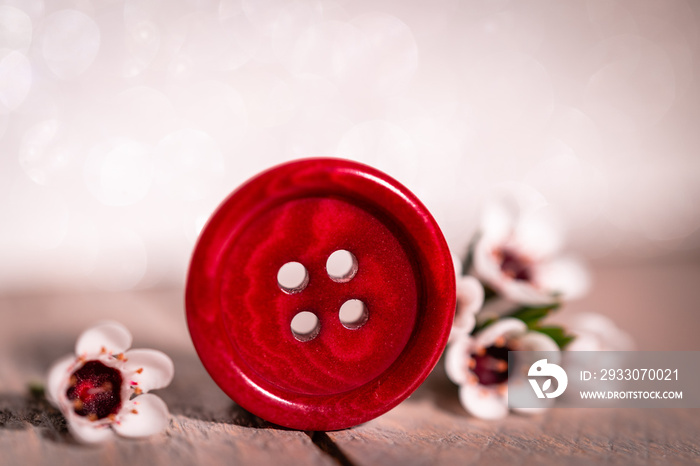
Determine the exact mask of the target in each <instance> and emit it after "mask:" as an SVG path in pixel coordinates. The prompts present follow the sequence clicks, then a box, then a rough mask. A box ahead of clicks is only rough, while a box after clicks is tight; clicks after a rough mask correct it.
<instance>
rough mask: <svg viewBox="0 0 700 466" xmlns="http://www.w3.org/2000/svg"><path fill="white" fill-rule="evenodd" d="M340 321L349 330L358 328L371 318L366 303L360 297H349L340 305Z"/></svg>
mask: <svg viewBox="0 0 700 466" xmlns="http://www.w3.org/2000/svg"><path fill="white" fill-rule="evenodd" d="M338 317H339V318H340V323H341V324H343V327H345V328H347V329H349V330H357V329H358V328H360V327H362V326H363V325H365V323H366V322H367V319H369V312H368V311H367V306H366V305H365V303H363V302H362V301H360V300H359V299H349V300H347V301H345V302H344V303H343V305H342V306H340V311H339V312H338Z"/></svg>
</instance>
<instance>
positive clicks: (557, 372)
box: [527, 359, 569, 398]
mask: <svg viewBox="0 0 700 466" xmlns="http://www.w3.org/2000/svg"><path fill="white" fill-rule="evenodd" d="M527 375H528V381H529V382H530V385H532V389H533V390H534V391H535V395H537V398H545V397H546V398H556V397H558V396H559V395H561V394H562V393H564V390H566V386H567V385H568V383H569V378H568V377H567V375H566V372H565V371H564V369H562V368H561V367H560V366H558V365H556V364H553V363H548V362H547V360H546V359H540V360H539V361H536V362H535V363H534V364H533V365H532V366H530V370H529V371H528V372H527ZM544 377H547V379H546V380H544V382H543V383H542V386H541V387H540V383H539V381H538V379H539V378H544ZM552 378H554V379H556V381H557V389H556V390H554V391H553V392H549V393H548V392H547V390H549V389H550V388H551V387H552Z"/></svg>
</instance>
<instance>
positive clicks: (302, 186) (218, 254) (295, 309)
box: [186, 159, 455, 430]
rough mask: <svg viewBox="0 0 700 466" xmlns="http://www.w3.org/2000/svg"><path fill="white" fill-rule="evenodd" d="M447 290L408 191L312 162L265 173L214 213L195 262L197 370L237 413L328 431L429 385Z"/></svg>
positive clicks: (445, 254)
mask: <svg viewBox="0 0 700 466" xmlns="http://www.w3.org/2000/svg"><path fill="white" fill-rule="evenodd" d="M332 256H333V257H332ZM331 257H332V258H331ZM336 259H340V260H339V261H337V260H336ZM343 259H344V260H345V265H343ZM343 269H345V270H343ZM290 273H291V275H290ZM294 273H296V274H297V275H296V276H295V275H294ZM290 280H291V281H290ZM454 287H455V280H454V269H453V266H452V260H451V256H450V254H449V251H448V248H447V244H446V243H445V239H444V237H443V235H442V233H441V231H440V229H439V228H438V226H437V224H436V223H435V220H434V219H433V218H432V216H431V215H430V213H428V211H427V210H426V208H425V207H424V206H423V205H422V204H421V203H420V201H419V200H418V199H417V198H416V197H415V196H414V195H413V194H412V193H411V192H409V191H408V190H407V189H406V188H405V187H403V186H402V185H401V184H399V183H398V182H397V181H395V180H393V179H392V178H390V177H389V176H387V175H386V174H384V173H382V172H380V171H378V170H375V169H373V168H371V167H368V166H365V165H361V164H358V163H355V162H350V161H346V160H337V159H309V160H301V161H295V162H291V163H287V164H284V165H280V166H278V167H275V168H272V169H271V170H268V171H266V172H263V173H262V174H260V175H258V176H257V177H255V178H253V179H251V180H250V181H248V182H247V183H246V184H244V185H243V186H241V187H240V188H239V189H238V190H236V191H234V192H233V194H231V195H230V196H229V197H228V198H227V199H226V200H225V201H224V202H223V203H222V205H221V206H220V207H219V208H218V210H217V211H216V212H215V213H214V215H213V216H212V218H211V219H210V221H209V223H208V225H207V226H206V228H205V229H204V231H203V232H202V235H201V237H200V239H199V242H198V244H197V247H196V249H195V251H194V255H193V257H192V263H191V265H190V271H189V277H188V282H187V293H186V306H187V320H188V325H189V328H190V333H191V335H192V340H193V342H194V345H195V348H196V349H197V352H198V353H199V356H200V358H201V359H202V362H203V363H204V366H205V367H206V369H207V370H208V372H209V373H210V374H211V376H212V378H213V379H214V380H215V381H216V383H217V384H218V385H219V386H220V387H221V388H222V389H223V390H224V391H225V392H226V393H227V394H228V395H229V396H230V397H231V398H232V399H233V400H235V401H236V402H237V403H238V404H239V405H241V406H242V407H244V408H245V409H247V410H249V411H250V412H252V413H254V414H256V415H258V416H260V417H262V418H264V419H266V420H268V421H271V422H273V423H276V424H279V425H282V426H286V427H291V428H296V429H304V430H335V429H341V428H345V427H350V426H354V425H357V424H359V423H362V422H365V421H368V420H370V419H373V418H375V417H377V416H379V415H380V414H382V413H384V412H386V411H388V410H389V409H391V408H392V407H394V406H395V405H397V404H398V403H399V402H401V401H402V400H404V399H405V398H406V397H408V396H409V395H410V394H411V393H412V392H413V390H415V389H416V388H417V387H418V385H419V384H420V383H421V382H423V380H425V378H426V377H427V375H428V373H429V372H430V371H431V370H432V368H433V367H434V366H435V364H436V362H437V360H438V359H439V357H440V354H441V353H442V351H443V349H444V346H445V343H446V341H447V336H448V333H449V330H450V326H451V324H452V320H453V315H454V309H455V288H454ZM305 319H306V321H305ZM300 322H301V324H300ZM295 325H296V328H295ZM299 325H301V327H299Z"/></svg>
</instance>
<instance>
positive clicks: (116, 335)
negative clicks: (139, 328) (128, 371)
mask: <svg viewBox="0 0 700 466" xmlns="http://www.w3.org/2000/svg"><path fill="white" fill-rule="evenodd" d="M130 346H131V333H129V330H127V328H126V327H124V326H123V325H122V324H120V323H117V322H101V323H99V324H97V325H95V326H94V327H91V328H89V329H87V330H85V331H84V332H83V333H82V334H81V335H80V336H79V337H78V341H77V342H76V343H75V354H77V355H78V356H83V355H86V354H95V355H96V354H99V353H100V351H101V350H102V348H105V349H106V350H107V351H108V352H111V353H113V354H119V353H123V352H124V351H126V350H127V349H129V347H130Z"/></svg>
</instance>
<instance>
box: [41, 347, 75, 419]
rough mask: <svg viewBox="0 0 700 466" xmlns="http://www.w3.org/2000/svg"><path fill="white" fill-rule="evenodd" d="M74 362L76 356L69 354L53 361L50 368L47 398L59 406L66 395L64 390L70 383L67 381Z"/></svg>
mask: <svg viewBox="0 0 700 466" xmlns="http://www.w3.org/2000/svg"><path fill="white" fill-rule="evenodd" d="M74 364H75V356H73V355H72V354H69V355H68V356H64V357H62V358H61V359H59V360H58V361H56V362H55V363H53V365H52V366H51V368H50V369H49V375H48V377H47V381H46V399H47V400H49V402H50V403H51V404H52V405H54V406H56V407H57V408H58V407H59V400H60V399H61V397H65V395H66V394H65V393H62V392H63V391H64V390H65V389H66V386H67V385H68V383H67V382H68V379H69V378H70V370H71V368H72V367H73V365H74Z"/></svg>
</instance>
